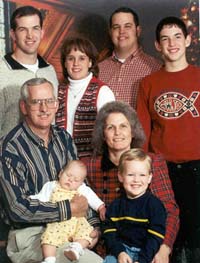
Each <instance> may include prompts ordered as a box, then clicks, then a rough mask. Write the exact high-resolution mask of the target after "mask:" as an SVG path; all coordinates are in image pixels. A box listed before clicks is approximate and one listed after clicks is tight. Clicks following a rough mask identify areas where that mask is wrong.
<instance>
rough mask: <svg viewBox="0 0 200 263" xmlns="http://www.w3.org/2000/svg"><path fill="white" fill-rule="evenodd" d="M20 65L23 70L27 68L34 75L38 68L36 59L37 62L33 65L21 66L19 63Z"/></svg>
mask: <svg viewBox="0 0 200 263" xmlns="http://www.w3.org/2000/svg"><path fill="white" fill-rule="evenodd" d="M20 64H21V65H22V66H24V67H25V68H27V69H28V70H30V71H32V72H34V73H36V72H37V70H38V66H39V62H38V59H37V61H36V63H35V64H22V63H20Z"/></svg>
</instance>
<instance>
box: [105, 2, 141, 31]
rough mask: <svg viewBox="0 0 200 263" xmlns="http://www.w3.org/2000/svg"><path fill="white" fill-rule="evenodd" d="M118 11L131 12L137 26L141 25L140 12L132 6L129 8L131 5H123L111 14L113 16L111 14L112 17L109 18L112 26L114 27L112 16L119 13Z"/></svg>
mask: <svg viewBox="0 0 200 263" xmlns="http://www.w3.org/2000/svg"><path fill="white" fill-rule="evenodd" d="M117 13H130V14H132V16H133V21H134V23H135V26H136V27H137V26H139V16H138V14H137V13H136V12H135V11H133V9H131V8H129V7H125V6H121V7H119V8H117V9H116V10H115V11H114V12H113V13H112V14H111V16H110V18H109V26H110V28H111V27H112V18H113V16H114V15H115V14H117Z"/></svg>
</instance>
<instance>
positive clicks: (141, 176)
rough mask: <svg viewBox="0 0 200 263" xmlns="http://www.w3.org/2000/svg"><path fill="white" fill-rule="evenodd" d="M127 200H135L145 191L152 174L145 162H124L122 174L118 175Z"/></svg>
mask: <svg viewBox="0 0 200 263" xmlns="http://www.w3.org/2000/svg"><path fill="white" fill-rule="evenodd" d="M118 177H119V181H120V182H121V183H122V184H123V187H124V189H125V191H126V194H127V197H128V198H131V199H132V198H137V197H139V196H141V195H143V194H144V193H145V191H146V190H147V188H148V186H149V184H150V182H151V178H152V174H151V172H150V167H149V163H148V162H147V160H144V161H138V160H132V161H129V160H126V161H124V169H123V172H122V173H120V172H119V174H118Z"/></svg>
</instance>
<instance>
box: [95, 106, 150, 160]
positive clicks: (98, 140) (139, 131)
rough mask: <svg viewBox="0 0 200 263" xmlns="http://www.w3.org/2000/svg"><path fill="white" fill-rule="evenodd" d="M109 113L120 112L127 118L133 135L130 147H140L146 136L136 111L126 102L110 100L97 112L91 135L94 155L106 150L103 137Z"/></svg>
mask: <svg viewBox="0 0 200 263" xmlns="http://www.w3.org/2000/svg"><path fill="white" fill-rule="evenodd" d="M111 113H122V114H123V115H124V116H125V117H126V118H127V120H128V121H129V123H130V126H131V132H132V136H133V139H132V142H131V145H130V147H131V148H135V147H136V148H141V147H142V145H143V143H144V141H145V139H146V137H145V134H144V130H143V128H142V125H141V123H140V121H139V119H138V116H137V113H136V111H135V110H134V109H133V108H132V107H131V106H130V105H129V104H128V103H125V102H123V101H112V102H108V103H106V104H105V105H104V106H103V107H102V108H101V109H100V111H99V113H98V114H97V117H96V121H95V125H94V130H93V136H92V145H93V148H94V155H98V154H103V153H104V152H105V151H107V148H108V146H107V144H106V142H105V139H104V127H105V123H106V119H107V118H108V116H109V115H110V114H111Z"/></svg>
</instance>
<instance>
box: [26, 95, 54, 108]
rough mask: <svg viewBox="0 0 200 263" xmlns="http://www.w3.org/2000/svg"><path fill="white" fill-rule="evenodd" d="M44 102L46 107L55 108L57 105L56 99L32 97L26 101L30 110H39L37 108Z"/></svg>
mask: <svg viewBox="0 0 200 263" xmlns="http://www.w3.org/2000/svg"><path fill="white" fill-rule="evenodd" d="M43 104H45V106H46V107H48V108H49V109H55V108H56V106H57V100H56V99H52V98H51V99H33V100H31V101H28V105H29V106H30V109H31V110H39V108H40V107H41V106H42V105H43Z"/></svg>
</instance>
